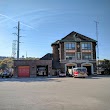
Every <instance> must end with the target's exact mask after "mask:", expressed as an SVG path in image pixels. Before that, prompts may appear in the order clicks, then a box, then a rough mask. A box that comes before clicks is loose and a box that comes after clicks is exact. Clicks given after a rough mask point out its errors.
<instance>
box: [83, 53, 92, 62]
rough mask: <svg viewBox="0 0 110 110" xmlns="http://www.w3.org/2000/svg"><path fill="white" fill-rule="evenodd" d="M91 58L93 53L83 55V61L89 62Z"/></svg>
mask: <svg viewBox="0 0 110 110" xmlns="http://www.w3.org/2000/svg"><path fill="white" fill-rule="evenodd" d="M91 58H92V56H91V53H82V59H84V60H89V59H91Z"/></svg>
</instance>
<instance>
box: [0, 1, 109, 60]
mask: <svg viewBox="0 0 110 110" xmlns="http://www.w3.org/2000/svg"><path fill="white" fill-rule="evenodd" d="M109 13H110V0H0V56H12V43H13V40H17V36H16V34H13V33H17V29H16V27H17V25H18V24H17V23H18V21H20V36H21V37H20V57H22V56H23V55H24V57H26V53H27V57H37V58H41V57H42V56H44V55H45V54H46V53H52V47H51V44H52V43H53V42H55V41H56V40H60V39H61V38H63V37H65V36H66V35H68V34H69V33H71V32H72V31H75V32H78V33H80V34H83V35H85V36H88V37H90V38H92V39H95V40H97V38H96V23H95V22H94V21H97V22H98V47H99V59H110V49H109V48H110V14H109Z"/></svg>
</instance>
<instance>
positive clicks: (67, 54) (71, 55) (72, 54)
mask: <svg viewBox="0 0 110 110" xmlns="http://www.w3.org/2000/svg"><path fill="white" fill-rule="evenodd" d="M66 59H67V60H73V59H75V53H66Z"/></svg>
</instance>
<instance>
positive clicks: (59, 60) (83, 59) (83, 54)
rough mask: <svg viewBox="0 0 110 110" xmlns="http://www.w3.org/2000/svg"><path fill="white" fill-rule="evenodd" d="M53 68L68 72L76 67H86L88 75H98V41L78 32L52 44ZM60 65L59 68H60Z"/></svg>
mask: <svg viewBox="0 0 110 110" xmlns="http://www.w3.org/2000/svg"><path fill="white" fill-rule="evenodd" d="M51 46H52V48H53V68H55V69H56V68H58V67H59V69H61V71H62V72H66V73H67V72H68V70H69V69H72V68H74V67H86V68H87V71H88V74H89V75H91V74H94V73H96V41H95V40H93V39H91V38H89V37H86V36H84V35H81V34H79V33H76V32H71V33H70V34H68V35H67V36H65V37H64V38H62V39H61V40H57V41H56V42H54V43H52V44H51ZM58 65H59V66H58Z"/></svg>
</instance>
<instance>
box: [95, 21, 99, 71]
mask: <svg viewBox="0 0 110 110" xmlns="http://www.w3.org/2000/svg"><path fill="white" fill-rule="evenodd" d="M94 22H95V23H96V38H97V61H98V62H97V70H98V71H97V72H99V67H98V66H99V38H98V23H99V22H97V21H94Z"/></svg>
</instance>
